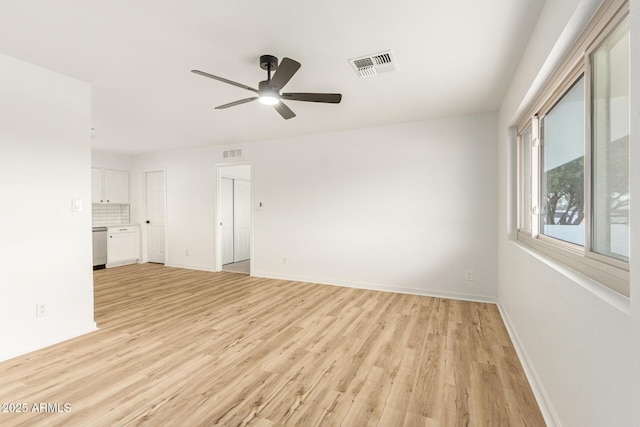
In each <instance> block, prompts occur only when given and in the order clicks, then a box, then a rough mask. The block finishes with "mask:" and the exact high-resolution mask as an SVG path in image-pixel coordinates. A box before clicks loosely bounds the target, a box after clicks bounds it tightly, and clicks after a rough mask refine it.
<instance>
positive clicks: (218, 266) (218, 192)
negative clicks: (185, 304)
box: [213, 160, 255, 274]
mask: <svg viewBox="0 0 640 427" xmlns="http://www.w3.org/2000/svg"><path fill="white" fill-rule="evenodd" d="M230 166H249V185H250V187H251V188H250V189H249V190H250V191H249V193H250V196H249V197H250V199H251V202H250V203H251V210H250V212H249V215H250V220H249V222H250V223H251V232H250V233H249V245H250V248H249V274H251V272H253V261H254V244H253V239H254V229H255V224H254V218H255V215H254V210H255V209H254V206H255V205H254V202H253V200H254V177H253V175H254V174H253V162H252V161H250V160H245V161H243V160H239V161H235V162H224V163H216V177H215V178H216V182H215V185H214V191H215V197H214V199H215V201H216V215H215V222H214V223H213V227H214V230H215V233H214V236H215V242H214V243H215V249H216V251H215V271H222V233H221V232H220V221H221V219H222V172H223V169H224V168H225V167H230Z"/></svg>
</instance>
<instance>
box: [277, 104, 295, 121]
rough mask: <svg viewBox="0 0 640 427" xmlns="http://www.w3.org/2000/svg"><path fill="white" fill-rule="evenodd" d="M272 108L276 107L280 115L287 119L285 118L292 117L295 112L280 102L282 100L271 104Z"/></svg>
mask: <svg viewBox="0 0 640 427" xmlns="http://www.w3.org/2000/svg"><path fill="white" fill-rule="evenodd" d="M273 108H275V109H276V111H277V112H278V113H280V115H281V116H282V118H283V119H285V120H287V119H292V118H294V117H295V116H296V113H294V112H293V111H291V108H289V107H287V106H286V105H284V104H283V103H282V101H280V102H278V103H277V104H276V105H274V106H273Z"/></svg>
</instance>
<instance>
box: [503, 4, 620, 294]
mask: <svg viewBox="0 0 640 427" xmlns="http://www.w3.org/2000/svg"><path fill="white" fill-rule="evenodd" d="M628 15H629V2H628V0H605V2H604V3H603V5H602V6H601V7H600V9H599V10H598V12H596V14H595V16H594V17H593V19H592V20H591V22H590V23H589V24H588V25H587V28H586V29H585V30H584V31H583V33H582V35H581V36H580V37H579V38H578V40H577V41H576V44H575V45H574V46H573V48H572V49H571V50H570V52H569V54H568V55H567V56H566V57H565V60H564V61H563V62H562V63H561V65H560V67H558V69H556V71H555V72H554V73H553V75H552V76H551V78H550V79H549V81H548V82H547V84H546V85H545V86H544V88H543V89H542V91H541V92H540V93H539V94H538V96H537V98H536V100H535V101H534V104H533V105H532V107H531V108H530V109H529V110H527V112H526V113H525V114H524V115H523V117H522V118H521V119H520V120H519V122H518V124H517V126H516V134H517V153H518V154H517V180H518V182H517V188H518V190H517V191H518V194H517V217H518V221H517V224H518V225H517V239H518V241H520V242H522V243H523V244H525V245H527V246H530V247H531V248H533V249H535V250H537V251H539V252H541V253H543V254H545V255H546V256H549V257H550V258H553V259H554V260H556V261H559V262H561V263H562V264H565V265H567V266H568V267H570V268H572V269H574V270H577V271H578V272H580V273H582V274H584V275H586V276H588V277H590V278H592V279H594V280H595V281H597V282H599V283H601V284H603V285H604V286H606V287H608V288H610V289H612V290H614V291H616V292H618V293H620V294H622V295H624V296H626V297H629V263H627V262H624V261H621V260H619V259H615V258H612V257H608V256H606V255H601V254H598V253H596V252H593V250H592V240H591V233H592V208H591V201H592V195H591V192H592V185H591V182H592V181H591V180H592V165H591V160H592V157H591V150H592V148H591V147H592V141H591V138H592V136H591V111H592V109H591V85H592V76H591V63H590V60H591V53H592V52H593V51H595V50H596V49H598V48H599V47H600V46H601V44H602V43H603V42H604V41H605V39H606V38H607V37H609V35H610V34H611V33H612V32H613V30H614V29H615V28H616V27H617V26H618V25H619V24H620V23H621V22H622V21H623V20H624V19H625V18H626V17H627V16H628ZM580 77H584V87H585V94H584V95H585V97H584V99H585V103H584V117H585V140H584V144H585V145H584V164H585V171H584V191H585V195H584V203H585V209H584V213H585V216H584V223H585V239H584V242H585V245H584V247H583V246H580V245H576V244H573V243H569V242H564V241H561V240H559V239H555V238H553V237H549V236H545V235H543V234H541V232H540V218H539V216H540V210H541V206H542V200H541V197H542V195H541V194H540V183H541V181H540V180H541V171H540V155H541V146H540V124H541V122H542V119H543V118H544V116H545V114H547V113H548V112H549V111H550V110H552V109H553V107H554V106H555V105H556V103H557V102H558V101H559V100H560V99H561V98H562V97H563V96H564V95H565V94H566V93H567V91H568V90H569V89H570V88H571V87H572V86H573V84H574V83H575V82H577V81H578V79H579V78H580ZM529 126H531V132H532V135H531V142H532V144H531V146H532V152H531V174H532V176H531V201H530V206H531V230H530V231H528V230H523V229H521V225H522V224H521V218H522V217H521V214H523V212H522V209H523V206H522V205H523V194H522V146H523V144H522V135H523V132H524V131H525V130H526V129H527V128H528V127H529Z"/></svg>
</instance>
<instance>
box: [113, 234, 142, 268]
mask: <svg viewBox="0 0 640 427" xmlns="http://www.w3.org/2000/svg"><path fill="white" fill-rule="evenodd" d="M139 259H140V237H139V227H138V226H137V225H129V226H113V227H109V228H108V229H107V268H109V267H116V266H119V265H125V264H134V263H136V262H138V260H139Z"/></svg>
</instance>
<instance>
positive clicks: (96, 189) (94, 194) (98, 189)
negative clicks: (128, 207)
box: [91, 168, 104, 203]
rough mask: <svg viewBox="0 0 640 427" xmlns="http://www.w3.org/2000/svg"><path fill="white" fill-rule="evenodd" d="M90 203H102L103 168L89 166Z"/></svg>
mask: <svg viewBox="0 0 640 427" xmlns="http://www.w3.org/2000/svg"><path fill="white" fill-rule="evenodd" d="M91 203H104V169H96V168H91Z"/></svg>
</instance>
